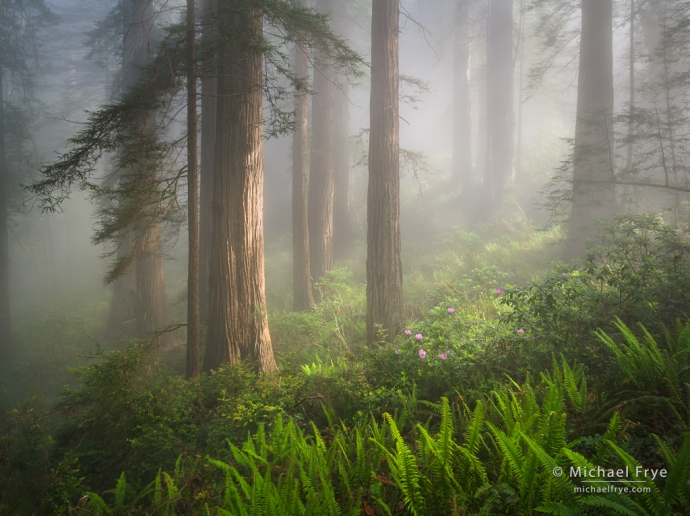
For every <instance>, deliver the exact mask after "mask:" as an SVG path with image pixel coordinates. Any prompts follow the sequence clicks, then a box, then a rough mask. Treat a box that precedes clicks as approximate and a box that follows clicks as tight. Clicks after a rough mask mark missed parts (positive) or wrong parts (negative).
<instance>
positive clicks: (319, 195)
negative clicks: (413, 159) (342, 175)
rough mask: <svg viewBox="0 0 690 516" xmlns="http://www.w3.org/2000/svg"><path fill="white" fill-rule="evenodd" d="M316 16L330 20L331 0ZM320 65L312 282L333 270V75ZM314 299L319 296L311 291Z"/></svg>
mask: <svg viewBox="0 0 690 516" xmlns="http://www.w3.org/2000/svg"><path fill="white" fill-rule="evenodd" d="M319 12H322V13H324V14H329V15H331V16H333V13H334V12H335V2H334V0H323V1H322V2H321V8H320V9H319ZM325 59H327V58H326V57H325V56H323V55H321V56H317V62H318V63H321V64H320V66H319V65H317V66H315V68H314V90H315V92H316V95H314V98H313V101H312V139H311V156H310V167H309V262H310V263H309V265H310V268H311V278H312V281H313V282H315V281H318V280H319V279H321V278H322V277H323V275H324V274H326V272H327V271H329V270H331V268H332V267H333V188H334V184H333V181H334V171H333V167H334V161H335V156H334V152H335V148H334V141H335V140H334V125H335V123H334V120H335V75H334V72H333V67H332V66H330V64H329V63H327V62H325ZM314 298H315V299H319V292H318V291H317V290H314Z"/></svg>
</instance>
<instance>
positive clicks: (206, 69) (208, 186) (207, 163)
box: [199, 0, 217, 325]
mask: <svg viewBox="0 0 690 516" xmlns="http://www.w3.org/2000/svg"><path fill="white" fill-rule="evenodd" d="M215 9H216V0H205V1H204V3H203V25H202V41H203V43H204V46H205V47H206V48H212V43H213V38H214V33H215V31H214V27H213V19H214V11H215ZM204 57H205V58H206V59H204V62H203V63H202V66H203V68H202V69H201V156H200V158H201V159H200V161H201V163H200V175H201V177H200V187H201V188H200V193H199V303H200V311H201V322H202V324H204V325H207V324H208V311H209V299H210V297H209V290H208V270H209V262H210V257H211V218H212V217H211V202H212V200H213V199H212V197H213V174H214V169H215V167H214V156H215V150H214V149H215V145H216V93H217V80H216V72H217V67H216V62H215V56H214V55H212V54H211V55H206V56H204Z"/></svg>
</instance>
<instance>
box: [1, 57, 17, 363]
mask: <svg viewBox="0 0 690 516" xmlns="http://www.w3.org/2000/svg"><path fill="white" fill-rule="evenodd" d="M4 87H5V82H4V77H3V69H2V63H0V369H1V368H3V367H6V366H9V365H10V364H11V363H12V361H13V360H14V341H13V337H12V316H11V312H10V256H9V239H8V226H7V224H8V220H7V219H8V213H7V199H8V193H9V192H8V190H9V181H8V177H7V175H8V170H7V159H6V156H5V98H4V91H3V90H4Z"/></svg>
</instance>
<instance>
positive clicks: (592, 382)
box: [0, 216, 690, 515]
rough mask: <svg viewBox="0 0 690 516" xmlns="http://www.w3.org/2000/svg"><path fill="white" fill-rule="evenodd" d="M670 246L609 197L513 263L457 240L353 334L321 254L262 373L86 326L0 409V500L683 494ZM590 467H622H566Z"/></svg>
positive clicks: (609, 498)
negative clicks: (397, 320) (579, 254)
mask: <svg viewBox="0 0 690 516" xmlns="http://www.w3.org/2000/svg"><path fill="white" fill-rule="evenodd" d="M466 240H467V235H465V234H463V240H462V241H463V242H464V241H466ZM444 245H446V244H444ZM447 245H450V244H447ZM474 245H475V247H476V249H479V247H480V246H479V244H476V243H475V244H474ZM489 247H491V246H489V245H487V248H489ZM493 249H494V248H493V247H491V249H490V251H487V252H489V253H492V252H494V251H493ZM689 251H690V244H688V242H687V240H686V239H685V237H684V235H683V234H681V233H679V232H678V231H676V230H674V229H673V228H671V227H670V226H668V225H666V224H664V223H663V221H662V220H661V219H659V218H657V217H652V216H623V217H620V218H618V219H616V220H614V221H613V222H611V223H610V224H609V225H608V227H607V228H605V230H604V231H603V232H602V237H601V239H600V241H599V243H598V245H596V246H594V247H592V248H591V249H590V252H589V254H588V256H587V258H586V260H584V261H583V262H581V263H576V264H574V265H567V266H566V265H564V264H561V263H555V264H554V265H553V266H552V267H551V269H550V270H549V271H547V272H545V273H543V274H541V275H539V276H538V277H535V278H534V279H533V280H532V281H530V282H525V281H522V282H520V284H506V281H507V280H509V279H511V278H516V276H515V275H514V274H512V273H508V272H506V273H503V272H501V270H500V269H499V268H497V266H496V265H494V264H491V263H490V262H488V261H485V262H484V263H483V264H480V263H478V260H479V259H478V258H477V259H475V260H473V261H471V260H470V261H467V264H466V269H464V270H463V269H457V270H456V269H453V270H450V269H446V273H444V274H443V275H442V277H440V278H439V283H438V284H437V285H435V286H433V285H432V287H431V288H429V289H428V292H429V293H430V296H429V299H432V300H433V306H432V307H431V308H430V309H428V310H427V311H426V312H420V309H419V308H418V307H415V309H411V310H410V311H409V313H410V318H409V319H408V322H407V325H406V326H405V327H404V328H403V332H402V333H401V335H400V336H399V337H398V339H397V340H396V341H395V342H394V343H387V342H384V341H381V342H379V343H375V344H374V345H372V346H365V345H363V344H362V340H363V334H364V331H363V328H364V326H363V319H362V306H363V300H364V298H363V293H362V289H361V288H360V286H358V284H357V282H356V280H355V279H354V277H353V275H352V274H351V273H348V272H346V271H343V270H339V271H334V272H332V273H331V274H329V275H328V276H327V277H326V278H325V279H324V280H323V282H322V283H321V284H320V288H321V289H322V294H323V300H322V301H321V303H319V304H318V305H317V307H316V308H315V310H314V311H313V312H310V313H301V314H280V313H277V314H273V315H272V319H271V324H272V331H273V333H274V335H275V340H276V349H278V350H279V358H280V372H279V373H278V374H277V375H275V376H272V377H269V376H261V375H257V374H256V373H255V372H254V371H253V369H252V367H251V364H246V363H240V364H235V365H228V366H226V367H224V368H222V369H220V370H218V371H214V372H213V373H211V374H205V375H202V376H200V377H199V378H198V379H195V380H193V381H186V380H184V379H183V377H182V376H181V375H180V374H179V373H178V370H179V364H178V361H179V357H178V355H179V354H178V355H176V354H175V352H174V351H173V352H171V353H168V354H165V353H160V352H157V351H156V352H154V350H153V349H151V345H150V344H148V343H130V344H129V345H128V346H126V347H124V348H117V349H112V350H105V349H101V348H99V347H98V345H96V348H95V349H94V350H93V351H91V352H88V353H82V354H85V355H86V356H85V358H86V359H87V360H89V363H88V365H86V366H82V367H80V368H77V369H74V370H73V372H74V373H75V374H76V377H77V379H78V382H72V386H71V387H68V388H66V389H65V390H63V392H62V394H61V396H60V398H59V402H58V403H57V404H56V405H53V406H50V405H47V404H41V402H40V401H39V400H36V399H32V400H30V401H29V402H27V403H26V404H24V405H23V406H19V407H18V408H15V409H12V410H10V411H9V412H8V413H7V414H6V415H5V416H4V419H3V426H2V434H1V435H0V454H1V455H0V514H2V515H5V514H7V515H15V514H45V515H50V514H168V515H172V514H180V515H182V514H185V515H186V514H212V515H222V514H232V515H243V514H247V515H250V514H251V515H260V514H261V515H263V514H276V515H278V514H287V515H291V514H300V515H307V514H313V515H321V514H367V515H378V514H381V515H384V514H391V515H393V514H395V515H398V514H418V515H425V514H430V515H435V514H439V515H441V514H443V515H446V514H524V515H528V514H537V513H547V514H586V515H589V514H659V515H662V514H685V511H686V507H687V506H688V503H689V502H690V499H689V497H690V484H689V483H688V477H689V474H690V437H689V433H688V424H690V323H687V322H685V321H686V320H687V314H686V313H685V311H686V307H687V306H688V299H687V292H688V287H689V286H690V252H689ZM444 252H445V251H444ZM477 252H479V251H477ZM449 277H450V278H455V279H454V280H452V281H450V282H449V279H448V278H449ZM416 313H421V315H420V316H419V317H416V316H415V315H414V314H416ZM578 468H579V469H578ZM597 468H601V469H602V470H606V471H609V470H613V471H617V470H623V471H627V472H628V473H627V474H626V475H625V476H624V477H622V478H616V479H615V481H613V480H611V478H610V477H606V478H603V479H600V480H601V481H600V482H598V483H597V485H596V487H597V488H598V490H597V491H592V490H591V487H592V484H591V483H589V482H586V480H588V479H587V478H586V477H583V476H579V475H577V474H574V475H573V474H571V472H572V471H592V470H594V471H596V470H597ZM626 468H627V469H626ZM645 470H648V471H652V470H653V471H656V472H657V473H658V472H660V471H662V470H664V471H665V474H664V475H663V476H662V475H660V474H657V475H656V476H655V477H654V478H651V476H649V475H645V474H644V471H645ZM556 472H560V473H561V474H560V475H559V474H556ZM586 488H587V489H589V490H586Z"/></svg>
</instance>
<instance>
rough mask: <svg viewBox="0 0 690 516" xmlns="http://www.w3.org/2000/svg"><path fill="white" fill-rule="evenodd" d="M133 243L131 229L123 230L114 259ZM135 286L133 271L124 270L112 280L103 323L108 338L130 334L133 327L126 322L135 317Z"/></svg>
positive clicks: (124, 253)
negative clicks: (105, 319) (108, 303)
mask: <svg viewBox="0 0 690 516" xmlns="http://www.w3.org/2000/svg"><path fill="white" fill-rule="evenodd" d="M133 245H134V234H133V233H132V231H126V232H123V235H122V237H121V239H120V242H119V243H118V247H117V251H116V252H115V257H116V259H117V260H120V259H122V258H124V257H125V256H126V255H127V254H129V253H130V252H131V251H132V246H133ZM135 288H136V282H135V280H134V272H133V271H127V272H125V273H124V274H122V275H120V276H118V277H117V278H116V279H115V281H114V282H113V295H112V302H111V305H110V312H109V313H108V320H107V322H106V325H105V334H106V335H107V337H108V338H113V337H114V338H121V337H127V336H131V334H132V330H133V329H134V328H133V326H132V325H131V324H128V323H130V322H131V323H133V322H134V318H135V307H136V294H135Z"/></svg>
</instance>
